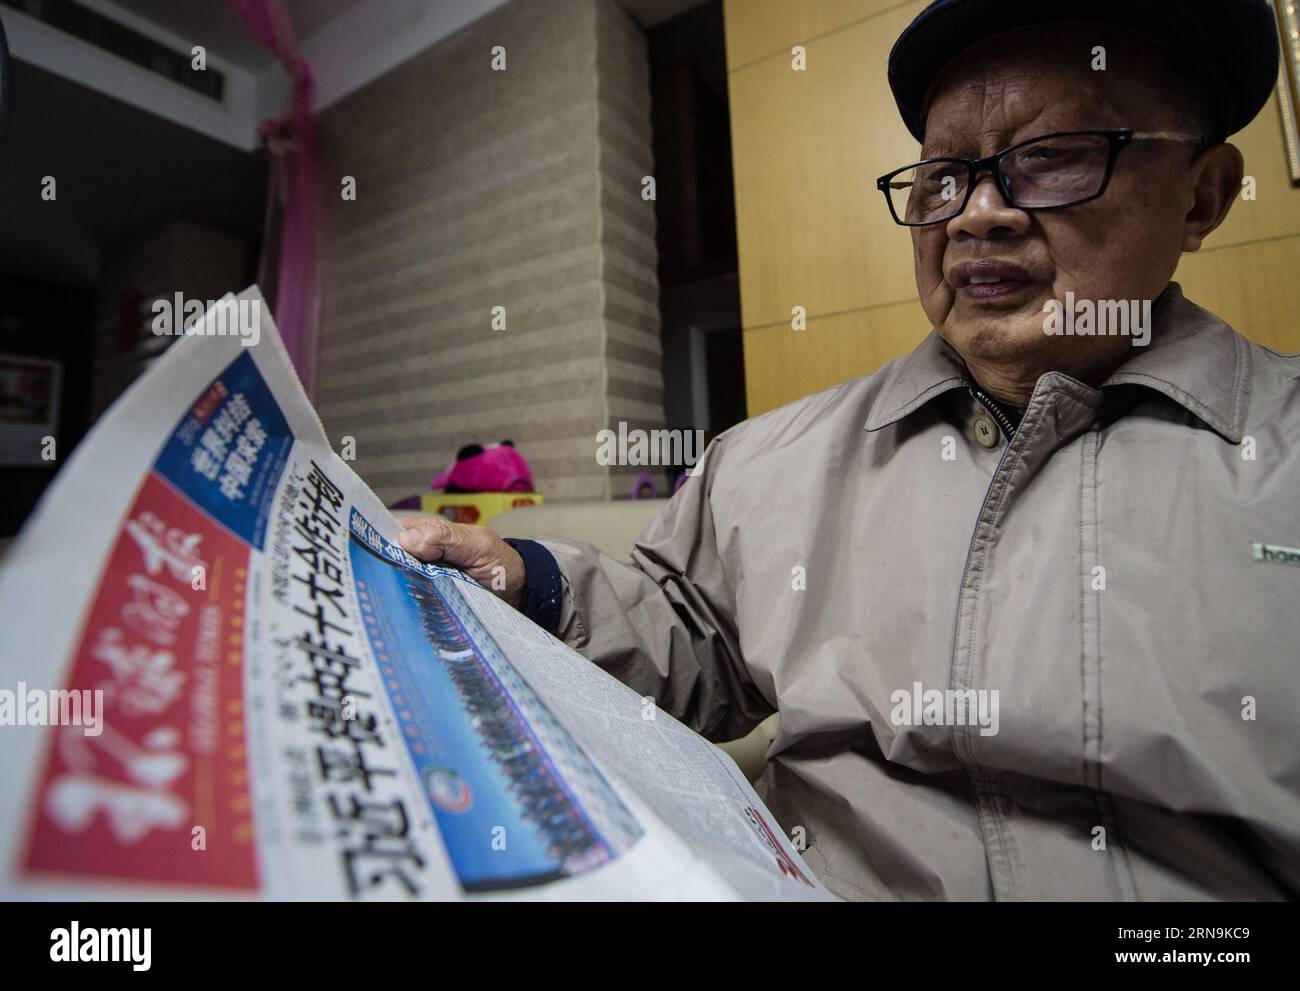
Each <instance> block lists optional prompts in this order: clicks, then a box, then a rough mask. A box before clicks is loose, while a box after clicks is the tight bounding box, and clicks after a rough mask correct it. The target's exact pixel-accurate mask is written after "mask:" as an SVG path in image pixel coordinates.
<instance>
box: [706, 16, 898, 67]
mask: <svg viewBox="0 0 1300 991" xmlns="http://www.w3.org/2000/svg"><path fill="white" fill-rule="evenodd" d="M905 2H906V0H905ZM898 6H900V4H899V2H898V0H813V2H802V0H800V2H791V0H723V8H724V14H725V16H726V24H727V65H728V66H730V67H731V68H732V69H738V68H740V67H742V66H745V65H748V64H749V63H750V62H755V61H757V60H758V59H761V58H765V57H766V56H768V55H772V54H773V53H775V52H778V51H782V50H784V51H785V52H786V53H787V54H788V53H789V51H790V49H791V48H792V47H794V46H795V45H806V44H807V43H808V42H809V41H811V40H813V39H815V38H819V37H821V36H822V35H824V34H830V33H831V32H832V31H838V30H839V29H840V28H842V27H844V26H846V25H848V24H852V23H853V22H855V21H861V20H863V19H864V18H868V17H874V16H875V15H876V14H880V13H883V12H884V11H887V10H889V9H890V8H891V7H898Z"/></svg>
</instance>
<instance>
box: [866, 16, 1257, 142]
mask: <svg viewBox="0 0 1300 991" xmlns="http://www.w3.org/2000/svg"><path fill="white" fill-rule="evenodd" d="M1056 21H1092V22H1095V23H1099V24H1108V25H1112V26H1114V27H1119V28H1126V29H1128V30H1130V31H1133V32H1135V33H1137V34H1140V35H1143V36H1144V37H1147V38H1150V39H1151V40H1152V41H1155V42H1157V43H1158V44H1161V45H1163V46H1165V47H1166V48H1168V49H1170V50H1171V51H1172V52H1173V54H1174V57H1175V59H1176V61H1177V62H1178V64H1179V65H1181V66H1182V67H1183V68H1184V69H1185V70H1186V71H1187V72H1188V73H1189V74H1190V75H1191V77H1192V78H1193V79H1197V80H1199V81H1200V82H1201V84H1202V88H1203V90H1204V93H1205V96H1206V99H1208V100H1209V101H1210V103H1211V106H1210V108H1209V109H1210V110H1211V112H1212V114H1213V116H1214V120H1215V130H1216V132H1217V133H1214V134H1211V135H1209V137H1211V138H1213V139H1214V140H1222V139H1224V138H1226V137H1227V136H1228V135H1229V134H1234V133H1235V132H1237V131H1240V130H1241V129H1242V128H1243V127H1245V126H1246V125H1247V124H1249V123H1250V122H1251V121H1252V120H1254V118H1255V115H1256V114H1258V113H1259V111H1260V110H1261V109H1262V108H1263V106H1264V104H1265V103H1267V102H1268V99H1269V96H1270V95H1271V94H1272V92H1273V87H1274V86H1275V85H1276V84H1277V74H1278V37H1277V22H1276V21H1275V20H1274V18H1273V11H1272V9H1271V8H1270V7H1269V4H1268V0H935V2H934V3H932V4H930V5H929V6H928V7H926V8H925V10H923V11H921V13H919V14H918V15H917V16H916V20H914V21H912V23H911V24H910V25H908V27H907V29H906V30H905V31H904V32H903V33H902V34H901V35H899V38H898V41H896V42H895V43H894V49H893V51H891V52H890V53H889V85H890V88H891V89H892V90H893V91H894V100H895V102H897V104H898V111H899V113H901V114H902V115H903V122H904V123H905V124H906V125H907V129H908V130H909V131H911V132H912V134H913V136H915V137H916V139H917V140H918V141H924V140H925V120H924V117H923V107H924V104H925V99H926V96H927V95H928V94H929V92H930V87H931V85H932V84H933V83H934V81H935V79H936V78H937V77H938V75H939V73H940V72H941V71H942V70H943V68H944V66H946V65H947V64H948V63H949V62H951V61H952V60H953V59H954V58H956V57H957V56H958V55H960V54H961V53H962V52H964V51H966V50H967V49H968V48H971V47H973V46H974V45H976V44H978V43H979V42H981V41H983V40H984V39H986V38H991V37H993V36H994V35H997V34H1001V33H1003V32H1004V31H1011V30H1014V29H1016V28H1022V27H1033V26H1035V25H1040V24H1050V23H1053V22H1056Z"/></svg>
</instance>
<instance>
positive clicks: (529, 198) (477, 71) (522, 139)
mask: <svg viewBox="0 0 1300 991" xmlns="http://www.w3.org/2000/svg"><path fill="white" fill-rule="evenodd" d="M496 45H501V46H504V47H505V50H506V58H507V63H506V64H507V69H506V70H505V71H504V72H498V71H492V69H491V64H490V60H491V52H492V49H493V47H494V46H496ZM648 72H649V70H648V66H647V63H646V52H645V40H644V37H643V36H642V35H641V33H640V32H639V31H638V29H637V28H636V25H635V24H634V23H633V22H632V21H631V20H630V19H629V18H628V16H627V15H626V14H625V13H624V12H623V10H622V8H620V7H618V6H617V4H615V3H614V2H613V0H547V2H546V3H535V2H532V0H515V2H514V3H511V4H509V5H507V6H505V7H502V8H500V9H498V10H496V11H494V12H493V13H491V14H489V15H487V16H486V17H484V18H483V19H481V20H479V21H477V22H475V23H474V24H472V25H471V26H470V27H468V28H467V29H466V30H465V31H463V32H461V33H460V34H458V35H456V36H455V37H453V38H451V39H448V40H447V41H445V42H443V43H441V44H439V45H437V46H435V47H434V48H432V49H429V50H428V51H425V52H423V53H421V54H420V55H418V56H416V57H415V58H413V59H411V60H410V61H409V62H406V63H404V64H403V65H401V66H399V67H398V68H396V69H394V70H393V71H391V72H389V73H388V74H386V75H385V76H383V77H381V78H380V79H378V80H376V81H375V82H373V83H371V84H370V85H368V86H367V87H365V88H364V89H362V90H360V91H359V92H357V93H356V94H354V95H352V96H351V97H349V98H347V99H346V100H344V101H342V102H341V103H339V104H338V105H336V106H334V107H332V108H330V109H329V110H328V111H326V112H325V113H324V114H323V115H322V117H321V119H320V132H321V141H322V154H323V160H324V162H323V169H322V180H321V181H322V186H323V189H324V195H323V200H322V204H323V211H324V215H323V218H322V223H323V226H324V238H323V255H322V318H321V324H322V326H321V342H320V356H319V384H318V390H317V405H318V408H319V410H320V413H321V418H322V420H323V422H324V424H325V427H326V430H327V432H328V433H329V436H330V438H331V440H332V441H333V442H334V443H335V444H336V445H337V444H338V443H339V441H340V438H341V437H343V436H352V437H355V438H356V448H357V462H356V465H355V467H356V468H357V470H358V472H360V474H361V475H362V477H363V478H365V479H366V481H367V482H369V483H370V485H371V486H372V487H373V488H374V489H375V490H376V492H377V493H378V494H379V495H380V497H381V498H384V499H387V500H391V499H395V498H398V497H401V496H403V495H407V494H411V493H414V492H417V491H421V490H424V489H425V487H426V485H427V482H428V479H429V477H430V475H432V474H433V472H434V471H435V470H441V469H442V468H444V467H446V464H447V463H448V461H449V460H450V459H451V457H452V456H453V454H454V453H455V451H456V449H457V448H458V447H460V446H461V445H463V444H466V443H470V442H473V441H478V442H493V441H498V440H502V439H505V438H507V437H508V438H511V439H512V440H514V442H515V445H516V446H517V447H518V448H519V449H520V451H522V452H523V454H524V455H525V456H526V457H527V458H528V460H529V462H530V464H531V465H532V468H533V472H534V475H535V478H536V481H537V485H538V487H539V489H540V490H541V491H542V492H543V494H544V495H545V496H546V497H547V498H548V499H602V498H610V496H611V495H620V494H625V490H626V489H627V488H628V487H629V484H630V479H629V478H628V477H627V475H626V473H619V472H614V473H611V471H610V469H608V468H603V467H601V466H599V465H597V463H596V460H595V449H596V441H595V438H596V433H597V432H598V431H599V430H601V429H602V428H604V427H606V426H609V425H611V424H612V423H616V422H617V421H618V420H626V421H629V423H630V425H632V426H646V427H661V426H662V425H663V402H662V389H663V387H662V381H661V370H660V351H659V309H658V291H659V287H658V280H657V277H656V274H655V273H656V252H655V240H654V204H653V203H652V202H646V201H643V200H642V199H641V195H640V194H641V177H642V176H644V175H650V174H651V173H652V171H653V166H652V161H651V153H650V108H649V87H648V83H647V76H648ZM345 175H351V176H354V177H355V178H356V182H357V199H356V201H355V202H345V201H343V200H342V199H341V197H340V195H339V189H340V185H339V183H340V177H342V176H345ZM496 306H503V307H505V310H506V319H507V329H506V330H505V331H504V332H502V331H494V330H493V329H492V327H491V322H490V321H491V314H492V309H493V307H496ZM632 473H633V474H634V472H632Z"/></svg>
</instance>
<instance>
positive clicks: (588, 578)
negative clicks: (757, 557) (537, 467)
mask: <svg viewBox="0 0 1300 991" xmlns="http://www.w3.org/2000/svg"><path fill="white" fill-rule="evenodd" d="M727 436H728V435H727V434H723V435H722V436H720V437H719V438H717V439H716V440H715V441H714V443H713V444H712V445H711V446H710V448H709V450H708V451H706V452H705V456H704V457H703V458H702V459H701V462H700V464H699V465H697V467H696V474H694V475H693V476H692V477H691V478H689V479H688V480H687V482H686V484H685V485H683V486H682V487H681V489H679V490H678V492H677V494H676V495H674V496H673V498H672V499H671V501H670V502H669V503H668V505H667V506H665V507H664V509H663V510H662V512H660V513H659V515H658V516H656V517H655V518H654V519H653V520H652V521H651V522H650V524H649V525H648V526H647V527H646V529H645V530H644V531H643V532H642V533H641V535H640V536H639V537H638V538H637V540H636V543H635V544H634V545H633V547H632V553H631V560H630V561H629V562H625V561H616V560H614V559H613V558H611V557H609V556H608V555H606V554H603V553H601V552H600V551H598V550H596V548H594V547H592V546H591V545H589V544H585V543H580V542H577V541H570V540H561V539H555V538H545V539H543V540H542V541H541V543H542V544H543V545H544V546H545V547H546V548H547V549H548V550H549V551H550V552H551V554H553V555H554V557H555V560H556V562H557V564H558V565H559V569H560V573H561V576H562V580H563V585H564V592H563V601H562V603H561V607H560V619H559V627H558V631H557V634H556V635H557V636H559V637H560V639H562V640H563V641H564V642H565V643H567V644H568V645H569V646H571V647H573V648H574V649H575V650H577V651H579V652H580V653H582V654H583V655H584V656H585V657H587V658H588V659H589V660H591V661H593V662H594V663H596V664H598V665H600V666H601V667H602V668H604V669H605V670H606V671H608V672H609V673H610V674H612V675H614V677H616V678H618V679H619V680H620V681H622V682H623V683H624V684H626V685H628V686H629V687H631V688H632V689H634V690H635V691H636V692H638V693H639V694H641V695H642V696H650V697H652V698H653V699H654V702H655V705H656V706H658V707H659V708H660V709H662V710H664V711H665V712H668V713H670V714H671V715H672V716H674V717H675V718H676V719H678V720H680V721H681V722H683V723H685V724H686V725H687V726H690V727H691V728H692V729H694V730H695V731H696V732H698V733H701V734H702V735H704V736H705V737H707V738H708V739H710V740H713V741H717V742H723V741H726V740H732V739H735V738H737V737H740V736H744V735H745V734H746V733H748V732H749V730H750V729H752V728H753V727H754V726H755V725H757V724H758V723H759V722H761V721H762V720H763V719H764V718H766V717H767V716H769V715H771V714H772V713H773V712H774V711H775V709H773V707H772V706H771V705H770V704H769V703H768V701H767V700H766V699H765V698H764V697H763V695H762V694H761V693H760V692H759V690H758V689H757V687H756V686H755V684H754V681H753V678H752V677H751V676H750V672H749V669H748V668H747V667H746V665H745V659H744V657H743V656H742V655H741V651H740V642H739V635H738V631H737V618H736V601H735V588H734V586H733V584H732V579H733V577H734V576H729V575H728V574H727V572H726V570H725V568H724V567H723V562H722V557H721V555H720V554H719V551H718V542H717V530H716V520H715V516H714V512H713V506H712V503H711V496H712V491H713V487H714V482H715V481H716V479H717V473H718V472H719V471H720V470H723V459H724V454H723V450H722V448H723V446H724V442H725V441H726V439H727Z"/></svg>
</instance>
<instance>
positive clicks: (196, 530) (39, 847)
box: [0, 288, 832, 900]
mask: <svg viewBox="0 0 1300 991" xmlns="http://www.w3.org/2000/svg"><path fill="white" fill-rule="evenodd" d="M399 531H400V527H399V525H398V524H397V522H396V521H395V520H394V519H393V518H392V517H391V516H390V515H389V513H388V511H387V509H385V507H384V506H383V504H382V503H381V502H380V501H379V500H378V498H377V497H376V496H375V495H374V494H373V493H372V492H371V491H370V490H369V489H368V488H367V487H366V485H365V483H364V482H363V481H362V480H361V479H360V478H359V477H358V476H357V475H356V474H355V473H354V472H353V471H352V469H351V468H349V467H348V465H347V464H346V463H345V462H344V461H343V460H342V459H340V458H339V457H338V456H337V455H336V454H335V453H334V452H333V450H332V449H331V447H330V445H329V442H328V441H327V439H326V436H325V433H324V430H323V428H322V426H321V424H320V421H319V420H318V418H317V417H316V414H315V411H314V410H313V409H312V407H311V404H310V402H309V401H308V398H307V396H306V394H305V393H304V392H303V389H302V387H301V385H300V384H299V382H298V379H297V377H296V375H295V373H294V371H293V368H292V366H291V364H290V362H289V359H288V356H287V354H286V353H285V350H284V347H283V345H282V344H281V342H280V339H279V336H278V335H277V333H276V331H275V328H274V325H273V324H272V321H271V319H270V313H269V310H268V308H267V307H266V305H265V303H264V302H263V300H262V297H261V294H260V293H259V292H258V290H257V289H256V288H253V289H249V290H247V291H245V292H244V293H242V294H241V295H240V296H239V297H237V298H236V297H227V298H225V299H224V300H221V301H220V302H218V303H217V304H216V305H215V306H213V307H212V308H211V309H209V310H208V312H207V313H206V314H205V315H204V316H203V318H202V319H201V320H199V321H198V322H196V323H195V324H194V325H193V327H192V328H191V330H190V332H187V333H186V334H185V335H184V336H183V337H181V339H180V340H178V341H176V342H175V344H174V345H173V346H172V347H171V348H170V349H169V350H168V351H167V352H166V353H165V354H164V355H163V357H162V358H161V359H160V360H159V361H158V362H157V363H156V364H155V365H154V367H153V368H151V369H150V371H149V372H148V373H147V374H146V375H145V376H144V377H143V378H142V379H141V380H140V381H138V382H137V383H136V384H135V385H134V386H133V387H132V388H131V389H130V391H129V392H128V393H127V394H126V395H125V396H124V397H123V398H122V399H120V400H119V401H118V403H117V404H116V405H115V406H114V407H113V408H112V409H111V410H110V411H109V412H108V413H107V414H106V415H105V416H104V417H102V418H101V419H100V421H99V422H98V423H97V425H96V427H95V428H94V430H93V431H92V433H91V434H90V435H89V436H88V437H87V438H86V439H85V441H84V442H83V443H82V444H81V445H80V446H79V447H78V449H77V451H76V452H75V454H74V455H73V457H72V459H71V461H70V463H69V464H68V465H67V466H66V467H65V468H64V469H63V470H62V471H61V473H60V475H59V477H58V478H57V479H56V482H55V484H54V485H53V486H52V487H51V489H50V490H49V491H48V492H47V493H46V495H45V497H44V499H43V501H42V503H41V505H40V506H39V508H38V509H37V511H36V512H35V513H34V514H33V516H32V517H31V519H30V520H29V522H28V524H27V526H26V527H25V529H24V531H23V533H22V534H21V535H20V536H19V538H18V540H17V541H16V542H15V543H14V545H13V546H12V547H11V548H10V549H9V551H8V553H7V554H6V556H5V558H4V559H3V562H2V563H0V629H3V630H4V638H3V646H2V647H0V689H3V691H0V722H3V724H4V726H5V730H4V733H5V736H4V739H5V743H6V746H5V755H4V759H3V760H2V761H0V870H2V871H3V873H2V874H0V895H2V896H3V897H5V898H10V899H43V898H50V899H69V898H75V899H119V898H123V897H129V898H140V897H145V898H175V899H205V900H207V899H212V898H235V899H238V898H263V899H295V900H297V899H303V900H306V899H313V900H314V899H321V900H326V899H330V900H332V899H339V900H409V899H440V900H454V899H482V898H495V899H655V900H659V899H720V900H733V899H773V900H822V899H830V898H831V897H832V896H831V895H830V894H829V893H828V892H827V891H826V889H825V888H823V887H822V885H821V884H820V883H819V882H818V881H817V879H816V878H815V877H814V876H813V874H812V872H811V871H810V870H809V869H808V868H807V866H806V865H805V864H804V863H803V861H802V860H801V859H800V856H799V854H798V852H797V851H796V850H795V849H794V848H793V847H792V845H791V844H790V842H789V840H788V839H787V838H786V837H785V836H784V835H783V833H782V831H781V829H780V827H779V826H778V825H777V823H776V821H775V820H774V818H773V817H772V815H771V814H770V813H769V812H768V810H767V809H766V808H765V807H764V806H763V803H762V802H761V801H760V800H759V798H758V797H757V795H756V794H755V793H754V791H753V789H752V788H751V787H750V785H749V783H748V782H747V781H746V779H745V777H744V776H743V775H742V774H741V772H740V771H739V769H738V768H737V767H736V765H735V763H734V762H733V761H732V760H731V759H730V758H729V757H727V756H726V755H725V754H723V753H722V752H721V751H720V750H718V749H717V748H716V747H714V746H713V745H712V744H710V743H708V742H707V741H705V740H704V739H703V738H702V737H700V736H698V735H697V734H695V733H694V732H693V731H691V730H690V729H688V728H686V727H685V726H683V725H681V724H680V723H678V722H677V721H676V720H674V719H673V718H672V717H671V716H669V715H668V714H667V713H664V712H661V711H657V710H655V709H654V707H653V705H649V706H647V704H646V700H643V699H642V698H641V697H640V696H638V695H637V694H636V693H635V692H633V691H632V690H631V689H629V688H627V687H626V686H624V685H622V684H621V683H619V682H618V681H616V680H615V679H614V678H612V677H610V676H609V675H608V674H606V673H605V672H603V671H602V670H600V669H599V668H598V667H596V666H595V665H593V664H591V663H589V662H588V661H586V660H585V659H584V658H583V657H582V656H581V655H580V654H578V653H577V652H575V651H573V650H571V649H570V648H569V647H567V646H565V645H564V644H562V643H561V642H560V641H558V640H556V639H555V638H553V637H552V636H550V635H549V634H548V633H546V632H545V631H543V630H542V629H541V628H539V627H537V626H535V625H534V624H533V623H531V622H530V621H529V620H527V619H526V618H524V617H523V616H522V615H520V614H519V613H518V612H516V611H515V610H514V609H512V608H510V607H509V606H508V605H506V604H505V603H503V602H502V601H501V600H500V599H499V598H498V597H497V596H496V595H494V594H493V593H492V592H490V591H488V590H486V589H484V588H483V587H481V586H480V585H479V584H478V583H476V582H475V581H473V580H472V579H470V578H469V577H467V576H466V575H464V574H462V573H460V572H458V571H454V570H450V569H447V568H444V567H440V566H437V565H432V564H427V563H423V562H420V561H418V560H416V559H415V558H414V557H412V556H411V555H410V554H408V553H407V552H406V551H405V550H403V549H402V548H401V547H400V546H399V545H398V544H397V534H398V532H399Z"/></svg>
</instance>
